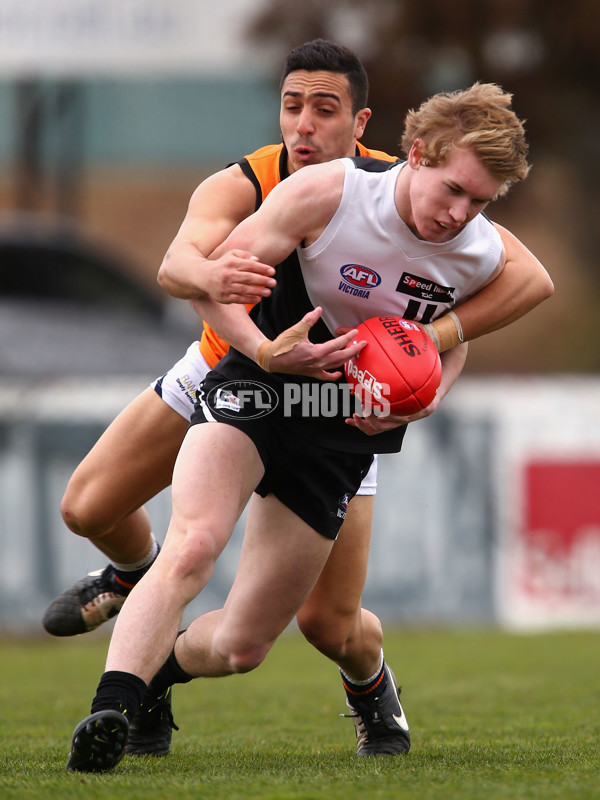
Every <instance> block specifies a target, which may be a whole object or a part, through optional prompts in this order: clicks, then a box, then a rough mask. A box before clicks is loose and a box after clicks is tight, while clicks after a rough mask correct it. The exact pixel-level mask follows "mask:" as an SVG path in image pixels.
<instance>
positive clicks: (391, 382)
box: [344, 316, 442, 416]
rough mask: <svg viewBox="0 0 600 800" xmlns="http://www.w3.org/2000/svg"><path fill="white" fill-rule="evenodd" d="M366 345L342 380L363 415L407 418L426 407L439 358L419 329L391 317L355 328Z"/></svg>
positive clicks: (437, 373)
mask: <svg viewBox="0 0 600 800" xmlns="http://www.w3.org/2000/svg"><path fill="white" fill-rule="evenodd" d="M357 329H358V333H357V334H356V336H355V338H354V341H355V342H360V341H366V342H367V344H366V346H365V347H364V348H363V349H362V350H361V351H360V353H358V355H356V356H354V357H353V358H351V359H350V361H348V362H346V364H345V366H344V369H345V373H346V380H347V381H348V383H349V385H350V388H351V390H352V392H353V393H354V394H355V395H356V396H357V397H358V398H359V399H360V401H361V405H362V407H363V409H364V410H365V411H373V412H374V413H375V414H380V415H382V416H383V415H384V414H397V415H399V416H409V415H410V414H416V413H417V412H418V411H421V409H423V408H426V407H427V406H428V405H429V404H430V403H431V401H432V400H433V398H434V397H435V393H436V390H437V388H438V386H439V385H440V380H441V378H442V363H441V361H440V355H439V353H438V351H437V349H436V347H435V345H434V344H433V342H432V341H431V339H430V338H429V336H427V334H426V333H425V331H423V330H422V329H421V328H420V327H419V326H418V325H416V324H415V323H414V322H410V321H409V320H407V319H402V318H401V317H395V316H384V317H371V318H370V319H367V320H365V322H362V323H361V324H360V325H357Z"/></svg>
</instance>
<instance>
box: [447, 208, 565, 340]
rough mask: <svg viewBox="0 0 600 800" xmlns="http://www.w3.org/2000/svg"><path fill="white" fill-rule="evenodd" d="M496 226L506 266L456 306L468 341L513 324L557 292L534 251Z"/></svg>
mask: <svg viewBox="0 0 600 800" xmlns="http://www.w3.org/2000/svg"><path fill="white" fill-rule="evenodd" d="M494 225H495V227H496V229H497V230H498V233H499V234H500V236H501V238H502V243H503V245H504V250H505V254H506V258H505V263H504V269H502V270H501V272H500V273H499V274H498V276H497V277H496V279H495V280H493V281H491V282H490V283H488V284H487V285H486V286H485V287H484V288H482V289H481V290H480V291H479V292H477V294H476V295H474V296H473V297H471V298H469V300H467V301H466V302H464V303H462V304H461V305H460V306H457V307H456V308H455V309H454V310H455V313H456V315H457V316H458V318H459V320H460V324H461V326H462V330H463V337H464V340H465V341H470V340H472V339H477V338H478V337H479V336H483V335H485V334H486V333H491V332H492V331H496V330H500V328H504V327H505V326H506V325H510V323H511V322H514V321H515V320H517V319H519V318H520V317H522V316H524V315H525V314H526V313H527V312H528V311H531V309H532V308H535V306H537V305H538V304H539V303H541V302H542V301H543V300H546V299H547V298H549V297H551V295H552V293H553V292H554V284H553V283H552V280H551V279H550V276H549V275H548V273H547V271H546V270H545V269H544V267H543V266H542V264H541V263H540V262H539V261H538V259H537V258H536V257H535V256H534V255H533V253H531V252H530V251H529V250H528V249H527V248H526V247H525V245H524V244H523V243H522V242H521V241H520V240H519V239H517V237H516V236H514V234H512V233H511V232H510V231H508V230H507V229H506V228H504V227H502V226H501V225H498V224H496V223H494Z"/></svg>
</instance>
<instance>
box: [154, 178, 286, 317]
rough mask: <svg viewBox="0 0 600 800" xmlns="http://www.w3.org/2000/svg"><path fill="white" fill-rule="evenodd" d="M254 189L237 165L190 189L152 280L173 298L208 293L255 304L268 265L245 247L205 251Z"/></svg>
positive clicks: (265, 284)
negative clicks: (180, 220) (213, 256)
mask: <svg viewBox="0 0 600 800" xmlns="http://www.w3.org/2000/svg"><path fill="white" fill-rule="evenodd" d="M255 201H256V195H255V190H254V187H253V186H252V184H251V183H250V181H249V180H248V179H247V178H246V177H245V175H244V174H243V172H242V170H241V168H240V167H239V165H237V164H235V165H233V166H231V167H228V168H227V169H225V170H222V171H221V172H217V173H216V174H214V175H211V176H210V177H209V178H207V179H206V180H205V181H203V182H202V183H201V184H200V185H199V186H198V187H197V189H196V190H195V192H194V194H193V195H192V198H191V200H190V203H189V207H188V211H187V214H186V216H185V219H184V220H183V223H182V225H181V227H180V229H179V231H178V233H177V235H176V237H175V239H174V240H173V242H172V244H171V246H170V247H169V249H168V250H167V253H166V255H165V257H164V259H163V262H162V264H161V266H160V269H159V272H158V277H157V280H158V283H159V284H160V286H161V287H162V288H163V289H165V291H167V292H168V293H169V294H171V295H173V296H174V297H180V298H184V299H188V298H191V297H197V296H199V295H203V294H211V295H212V296H213V297H214V298H215V299H218V300H219V301H220V302H224V303H256V302H258V300H260V299H261V297H265V296H268V295H269V294H270V292H271V287H272V286H273V285H274V281H273V278H272V276H273V274H274V270H273V269H272V268H271V267H270V266H268V265H266V264H259V263H258V260H257V259H255V258H253V257H252V255H251V254H250V253H248V252H247V251H243V250H242V251H239V250H237V249H230V250H223V251H222V252H221V257H220V258H219V259H212V260H209V259H208V256H209V255H210V254H211V253H212V252H213V250H214V249H215V248H216V247H217V245H219V244H220V243H221V242H223V241H224V240H225V239H226V237H227V236H228V235H229V234H230V233H231V231H232V230H233V229H234V228H235V227H236V225H238V223H239V222H241V221H242V220H243V219H246V217H248V216H250V215H251V214H252V212H253V211H254V205H255Z"/></svg>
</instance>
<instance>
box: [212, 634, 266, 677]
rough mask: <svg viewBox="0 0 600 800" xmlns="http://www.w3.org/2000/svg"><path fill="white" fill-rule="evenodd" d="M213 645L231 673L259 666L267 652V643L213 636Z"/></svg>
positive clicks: (250, 669)
mask: <svg viewBox="0 0 600 800" xmlns="http://www.w3.org/2000/svg"><path fill="white" fill-rule="evenodd" d="M214 646H215V649H216V651H217V652H218V653H219V656H220V658H221V659H222V661H223V662H224V663H225V664H226V665H227V669H228V671H229V672H231V673H232V674H233V673H235V674H242V673H244V672H251V671H252V670H253V669H256V668H257V667H259V666H260V665H261V664H262V662H263V661H264V660H265V657H266V655H267V653H268V652H269V645H263V644H253V645H249V644H247V643H243V642H235V641H229V642H227V641H226V640H224V639H222V638H221V639H220V638H219V637H218V636H215V641H214Z"/></svg>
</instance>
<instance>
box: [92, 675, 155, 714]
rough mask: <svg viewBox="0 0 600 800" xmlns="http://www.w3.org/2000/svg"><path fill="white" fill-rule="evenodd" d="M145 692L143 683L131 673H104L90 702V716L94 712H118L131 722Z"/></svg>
mask: <svg viewBox="0 0 600 800" xmlns="http://www.w3.org/2000/svg"><path fill="white" fill-rule="evenodd" d="M145 691H146V684H145V682H144V681H143V680H142V679H141V678H138V676H137V675H133V673H131V672H119V671H117V670H111V671H110V672H105V673H104V675H103V676H102V677H101V678H100V683H99V684H98V688H97V689H96V696H95V697H94V699H93V701H92V714H95V713H96V711H106V710H111V711H120V712H121V714H124V715H125V716H126V717H127V719H129V720H131V719H132V718H133V716H134V715H135V713H136V711H137V710H138V708H139V707H140V703H141V702H142V696H143V695H144V692H145Z"/></svg>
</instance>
